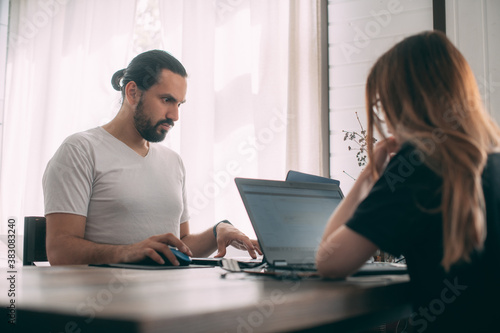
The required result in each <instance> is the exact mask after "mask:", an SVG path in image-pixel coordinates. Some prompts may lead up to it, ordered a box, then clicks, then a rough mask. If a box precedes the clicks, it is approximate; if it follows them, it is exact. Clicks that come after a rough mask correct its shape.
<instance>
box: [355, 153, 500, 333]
mask: <svg viewBox="0 0 500 333" xmlns="http://www.w3.org/2000/svg"><path fill="white" fill-rule="evenodd" d="M422 156H423V155H422V154H421V152H419V151H418V150H417V149H415V148H414V147H413V146H412V145H410V144H405V145H403V146H402V148H401V149H400V151H399V152H398V153H397V154H396V155H395V156H394V157H393V158H392V160H391V161H390V162H389V164H388V166H387V168H386V169H385V171H384V173H383V174H382V176H381V177H380V179H379V180H378V181H377V182H376V184H375V185H374V187H373V189H372V190H371V192H370V193H369V195H368V196H367V197H366V199H365V200H364V201H363V202H362V203H361V204H360V205H359V207H358V209H357V210H356V212H355V213H354V215H353V217H352V218H351V219H350V220H349V221H348V222H347V226H348V227H349V228H350V229H352V230H354V231H355V232H357V233H359V234H361V235H363V236H364V237H366V238H368V239H369V240H370V241H372V242H373V243H375V244H376V245H377V246H378V247H379V248H380V249H381V250H383V251H386V252H389V253H391V254H393V255H396V256H399V255H404V256H405V257H406V262H407V265H408V272H409V274H410V280H411V287H412V299H413V300H414V312H413V313H412V315H411V317H410V320H409V323H410V325H411V326H412V327H411V328H412V329H413V331H415V332H431V331H433V332H482V331H492V330H491V328H492V327H493V326H492V325H493V321H494V319H496V318H495V317H494V316H500V298H499V296H500V292H499V290H500V273H499V271H500V154H498V153H497V154H491V155H489V157H488V161H487V165H486V167H485V169H484V172H483V176H482V180H483V191H484V196H485V201H486V215H487V238H486V241H485V244H484V249H483V251H481V252H480V253H478V252H476V253H473V255H472V260H471V262H470V263H460V264H456V265H454V266H453V267H452V268H451V270H450V272H448V273H446V272H445V271H444V269H443V267H442V266H441V265H440V262H441V260H442V256H443V240H442V235H443V229H442V215H441V212H440V211H439V209H437V208H439V206H440V203H441V187H442V178H441V177H440V176H438V175H437V174H436V173H434V172H433V171H432V170H431V169H429V168H428V167H427V166H426V165H425V164H423V163H422V161H423V159H422ZM499 320H500V318H499ZM497 322H498V320H497ZM496 325H498V324H496ZM495 327H499V326H495Z"/></svg>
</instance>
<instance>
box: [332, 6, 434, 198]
mask: <svg viewBox="0 0 500 333" xmlns="http://www.w3.org/2000/svg"><path fill="white" fill-rule="evenodd" d="M328 12H329V25H328V34H329V37H328V38H329V62H330V64H329V65H330V66H329V67H330V73H329V74H330V77H329V81H330V87H329V88H330V154H331V155H330V175H331V177H332V178H335V179H339V180H340V182H341V187H342V189H343V191H344V192H345V193H347V192H348V191H349V190H350V188H351V186H352V184H353V182H354V181H353V179H352V178H350V177H349V176H348V175H346V174H345V173H343V171H345V172H347V173H348V174H350V175H351V176H353V177H354V178H356V177H357V176H358V174H359V172H360V171H361V167H359V166H358V164H357V160H356V156H355V155H356V151H349V150H348V146H349V145H352V146H353V144H352V142H349V141H343V138H344V133H343V132H342V130H347V131H353V130H356V131H358V132H359V131H360V127H359V124H358V122H357V120H356V114H355V112H357V113H358V115H359V117H360V119H361V122H362V123H363V126H365V125H364V124H365V123H366V122H365V118H366V117H365V106H364V105H365V104H364V103H365V100H364V88H365V80H366V77H367V75H368V71H369V69H370V67H371V66H372V64H373V63H374V62H375V60H376V59H377V58H378V57H379V56H380V55H381V54H382V53H384V52H385V51H386V50H388V49H389V48H390V47H391V46H392V45H394V44H395V43H397V42H399V41H400V40H402V39H403V38H405V37H407V36H409V35H413V34H415V33H418V32H420V31H423V30H431V29H432V0H418V1H415V0H414V1H411V0H379V1H373V0H330V1H329V4H328Z"/></svg>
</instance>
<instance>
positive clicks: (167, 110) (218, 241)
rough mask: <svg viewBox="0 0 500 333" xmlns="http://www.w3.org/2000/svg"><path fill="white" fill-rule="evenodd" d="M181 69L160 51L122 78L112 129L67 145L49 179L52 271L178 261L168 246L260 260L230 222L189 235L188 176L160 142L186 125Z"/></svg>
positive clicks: (117, 78)
mask: <svg viewBox="0 0 500 333" xmlns="http://www.w3.org/2000/svg"><path fill="white" fill-rule="evenodd" d="M186 77H187V74H186V71H185V69H184V67H183V66H182V64H181V63H180V62H179V61H178V60H177V59H175V58H174V57H172V56H171V55H170V54H168V53H166V52H164V51H160V50H152V51H148V52H144V53H142V54H140V55H138V56H137V57H136V58H134V59H133V60H132V61H131V63H130V64H129V66H128V67H127V68H126V69H124V70H120V71H118V72H116V73H115V74H114V75H113V78H112V85H113V87H114V88H115V89H116V90H119V91H121V92H122V98H123V102H122V106H121V108H120V110H119V112H118V114H117V115H116V117H115V118H114V119H113V120H112V121H111V122H109V123H108V124H106V125H104V126H102V127H97V128H94V129H91V130H88V131H86V132H82V133H77V134H74V135H72V136H70V137H69V138H67V139H66V140H65V141H64V143H63V144H62V145H61V147H60V148H59V149H58V151H57V152H56V154H55V155H54V157H53V158H52V159H51V161H50V162H49V164H48V165H47V169H46V171H45V174H44V177H43V188H44V197H45V215H46V219H47V256H48V259H49V261H50V263H51V264H52V265H59V264H103V263H118V262H137V261H141V260H143V259H146V258H147V257H149V258H151V259H152V260H154V261H156V262H158V263H160V264H162V263H164V260H163V259H162V257H161V255H160V254H163V255H164V256H165V257H166V258H167V259H168V260H169V261H170V262H172V263H173V264H174V265H178V264H179V263H178V261H177V260H176V258H175V256H174V255H173V254H172V252H171V251H170V249H169V247H168V245H171V246H174V247H177V248H178V249H179V250H180V251H182V252H184V253H186V254H188V255H190V256H195V257H202V256H208V255H210V254H211V253H213V252H214V251H215V250H218V253H217V255H216V256H219V257H220V256H224V255H225V253H226V247H227V246H229V245H233V246H235V247H236V248H239V249H246V250H247V251H248V252H249V254H250V255H251V256H252V257H253V258H256V254H257V253H259V254H261V252H260V249H259V247H258V244H257V242H256V241H255V240H250V239H249V238H248V237H247V236H245V235H244V234H243V233H241V232H240V231H239V230H238V229H236V228H235V227H233V226H232V225H231V224H230V223H229V222H227V221H222V223H221V222H219V223H217V224H216V225H215V226H214V227H213V228H210V229H208V230H206V231H205V232H202V233H200V234H191V233H190V232H189V222H188V219H189V213H188V210H187V200H186V191H185V170H184V166H183V164H182V160H181V158H180V157H179V156H178V155H177V154H176V153H175V152H173V151H172V150H170V149H168V148H166V147H164V146H161V145H157V144H155V142H160V141H162V140H163V139H164V138H165V136H166V134H167V132H168V131H169V130H170V129H171V128H172V127H173V126H174V122H175V121H177V120H178V119H179V107H180V106H181V104H182V103H184V101H185V95H186V89H187V82H186Z"/></svg>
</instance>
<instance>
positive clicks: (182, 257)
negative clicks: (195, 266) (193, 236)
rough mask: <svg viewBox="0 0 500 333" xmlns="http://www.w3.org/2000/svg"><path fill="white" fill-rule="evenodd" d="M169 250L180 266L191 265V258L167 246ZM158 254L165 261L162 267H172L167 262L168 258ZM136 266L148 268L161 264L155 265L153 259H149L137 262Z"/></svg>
mask: <svg viewBox="0 0 500 333" xmlns="http://www.w3.org/2000/svg"><path fill="white" fill-rule="evenodd" d="M169 248H170V251H172V253H173V254H174V256H175V257H176V258H177V261H179V265H180V266H188V265H189V264H190V263H191V261H192V260H191V257H189V256H188V255H187V254H185V253H182V252H181V251H179V250H177V249H176V248H173V247H171V246H169ZM158 254H159V255H160V256H161V257H162V258H163V260H164V261H165V263H164V264H163V265H164V266H172V263H171V262H170V260H168V258H167V257H166V256H165V255H164V254H163V253H160V252H158ZM136 264H138V265H148V266H155V265H157V266H161V264H159V263H157V262H156V261H154V260H153V259H151V258H149V257H147V258H145V259H143V260H141V261H139V262H137V263H136Z"/></svg>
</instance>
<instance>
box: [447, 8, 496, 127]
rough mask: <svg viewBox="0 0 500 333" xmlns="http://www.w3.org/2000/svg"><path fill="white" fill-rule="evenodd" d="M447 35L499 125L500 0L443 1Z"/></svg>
mask: <svg viewBox="0 0 500 333" xmlns="http://www.w3.org/2000/svg"><path fill="white" fill-rule="evenodd" d="M446 34H447V35H448V37H449V38H450V39H451V40H452V41H453V43H454V44H455V45H456V46H457V47H458V49H459V50H460V51H461V52H462V53H463V54H464V56H465V58H466V59H467V61H468V62H469V64H470V65H471V67H472V70H473V71H474V74H475V75H476V80H477V83H478V85H479V88H480V90H481V94H482V96H483V101H484V104H485V106H486V109H487V110H488V111H489V112H490V113H491V114H492V116H493V117H494V118H495V119H496V121H497V122H498V123H500V60H499V59H500V58H499V54H500V1H498V0H460V1H458V0H446Z"/></svg>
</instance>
